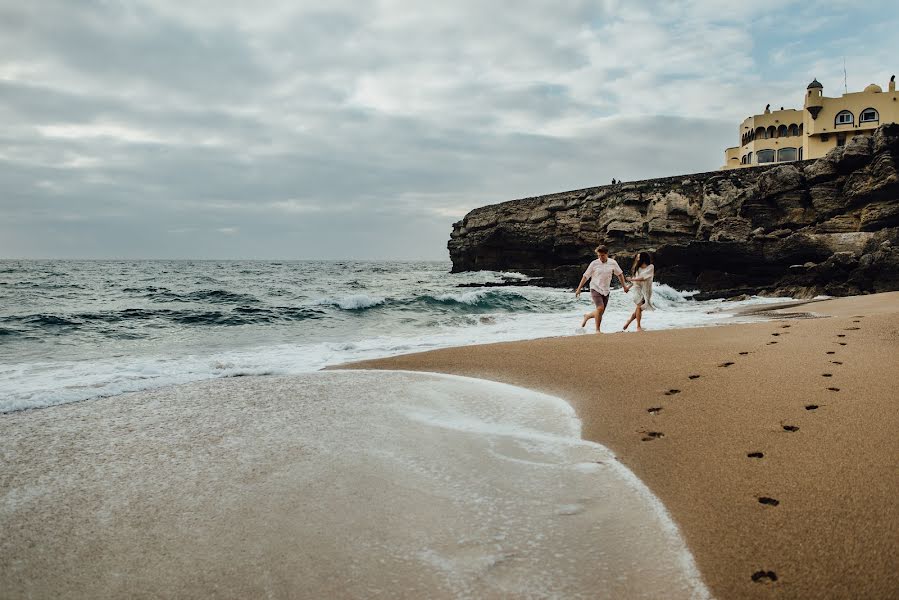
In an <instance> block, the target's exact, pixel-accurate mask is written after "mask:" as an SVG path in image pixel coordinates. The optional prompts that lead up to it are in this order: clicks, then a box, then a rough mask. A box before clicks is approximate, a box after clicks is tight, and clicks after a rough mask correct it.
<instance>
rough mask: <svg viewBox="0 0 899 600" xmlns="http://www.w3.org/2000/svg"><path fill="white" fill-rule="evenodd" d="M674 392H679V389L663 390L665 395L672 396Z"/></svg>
mask: <svg viewBox="0 0 899 600" xmlns="http://www.w3.org/2000/svg"><path fill="white" fill-rule="evenodd" d="M675 394H680V390H668V391H667V392H665V395H666V396H673V395H675Z"/></svg>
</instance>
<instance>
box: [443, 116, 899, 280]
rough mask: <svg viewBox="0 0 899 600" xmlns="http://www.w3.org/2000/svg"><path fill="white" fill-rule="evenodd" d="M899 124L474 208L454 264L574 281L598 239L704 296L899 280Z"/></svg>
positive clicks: (463, 224)
mask: <svg viewBox="0 0 899 600" xmlns="http://www.w3.org/2000/svg"><path fill="white" fill-rule="evenodd" d="M897 159H899V125H884V126H882V127H880V128H879V129H878V130H877V131H876V132H875V133H874V135H872V136H863V137H858V136H857V137H855V138H853V139H852V140H851V141H850V142H849V143H848V144H847V145H846V146H844V147H842V148H837V149H835V150H833V151H832V152H831V153H830V154H828V155H827V156H826V157H824V158H821V159H818V160H815V161H803V162H799V163H789V164H783V165H774V166H766V167H755V168H749V169H739V170H733V171H716V172H712V173H701V174H696V175H685V176H680V177H668V178H664V179H652V180H647V181H639V182H633V183H624V184H617V185H609V186H602V187H596V188H588V189H584V190H577V191H572V192H563V193H559V194H550V195H547V196H540V197H536V198H525V199H522V200H512V201H510V202H504V203H502V204H496V205H492V206H485V207H483V208H478V209H475V210H473V211H471V212H470V213H468V214H467V215H466V216H465V218H463V219H462V220H461V221H459V222H458V223H456V224H454V225H453V232H452V234H451V237H450V241H449V244H448V247H449V251H450V258H451V259H452V261H453V271H454V272H459V271H470V270H481V269H487V270H499V271H518V272H521V273H525V274H528V275H531V276H536V277H542V278H543V279H542V280H541V283H542V284H544V285H557V286H563V287H573V286H574V285H576V284H577V282H578V279H579V278H580V276H581V273H582V272H583V269H584V267H585V266H586V265H587V264H588V263H589V262H590V261H591V260H592V259H593V258H594V256H593V252H592V250H593V248H594V247H595V246H596V245H597V244H598V243H600V242H603V243H605V244H606V245H608V246H609V247H610V249H611V252H612V255H613V256H615V257H616V258H617V259H618V260H619V262H620V263H621V265H622V267H623V268H624V269H625V270H627V269H628V268H629V267H630V263H631V256H632V255H633V253H634V252H635V251H637V250H649V251H651V252H653V253H654V255H655V262H656V272H657V274H658V275H657V280H658V281H661V282H665V283H668V284H669V285H672V286H675V287H677V288H680V289H687V288H689V289H699V290H702V291H703V292H705V294H704V295H705V296H733V295H737V294H742V293H760V292H761V293H778V294H789V295H792V296H796V297H809V296H813V295H816V294H829V295H848V294H858V293H868V292H879V291H888V290H896V289H899V174H897V169H896V166H897Z"/></svg>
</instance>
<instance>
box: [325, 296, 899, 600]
mask: <svg viewBox="0 0 899 600" xmlns="http://www.w3.org/2000/svg"><path fill="white" fill-rule="evenodd" d="M810 303H812V304H814V310H810V311H807V313H806V312H804V313H799V314H797V313H796V312H795V311H793V310H792V309H794V308H796V307H797V306H805V305H808V304H810ZM897 305H899V293H897V292H892V293H884V294H875V295H870V296H855V297H849V298H836V299H827V300H820V299H819V300H813V301H800V302H787V303H785V304H784V305H780V306H767V307H761V308H762V311H764V312H770V313H772V316H774V315H777V319H778V320H775V321H763V322H758V323H733V324H728V325H727V326H726V327H696V328H689V329H672V330H664V331H647V332H645V333H644V334H643V335H638V336H608V335H600V336H595V335H586V336H574V337H555V338H541V339H537V340H528V341H520V342H503V343H495V344H489V345H482V346H466V347H461V348H446V349H440V350H433V351H429V352H424V353H419V354H411V355H403V356H397V357H392V358H385V359H377V360H369V361H361V362H357V363H351V364H347V365H341V366H340V367H336V368H338V369H354V368H357V369H358V368H364V369H379V368H380V369H391V370H396V369H400V370H411V371H429V372H435V373H448V374H456V375H464V376H468V377H476V378H481V379H487V380H493V381H500V382H503V383H510V384H512V385H517V386H520V387H524V388H527V389H532V390H535V391H539V392H543V393H547V394H550V395H554V396H557V397H560V398H563V399H565V400H566V401H568V402H569V403H571V405H572V406H573V407H574V408H575V410H576V412H577V414H578V416H579V418H581V420H582V422H583V435H584V438H585V439H588V440H591V441H595V442H597V443H599V444H601V445H603V446H605V447H608V448H610V449H611V450H612V451H613V452H615V453H616V455H617V456H618V458H619V459H620V460H621V461H622V462H623V463H624V465H625V466H626V467H627V468H628V469H630V470H631V471H632V472H633V473H634V474H635V475H636V476H637V477H638V478H639V479H640V480H641V481H643V482H644V483H645V484H646V485H647V487H648V488H649V489H650V490H651V491H652V493H653V494H654V495H656V496H657V497H658V498H660V499H661V501H662V502H663V503H664V505H665V507H666V508H667V510H668V511H669V513H670V514H671V515H672V517H673V518H674V521H675V522H676V523H677V525H678V527H679V529H680V531H681V533H682V535H683V536H684V538H685V539H686V541H687V544H688V546H689V548H690V550H691V552H692V553H693V556H694V558H695V559H696V562H697V564H698V566H699V569H700V572H701V574H702V577H703V580H704V581H705V583H706V585H708V587H709V589H710V590H711V592H712V594H713V595H714V596H716V597H720V598H744V597H745V598H808V597H822V598H828V597H834V598H839V597H889V595H890V594H891V593H893V592H895V590H896V589H899V542H897V540H899V503H896V502H895V498H896V497H899V458H897V457H899V452H897V448H899V445H897V442H896V441H895V437H894V432H895V431H896V430H897V428H899V416H897V412H896V410H895V406H893V401H892V398H893V397H894V396H895V393H894V385H895V382H894V378H895V368H891V366H890V365H896V364H899V333H897V328H899V308H896V306H897ZM806 316H812V317H822V318H803V317H806ZM651 324H652V313H649V314H648V315H647V325H648V326H650V327H651ZM598 362H605V363H606V367H604V368H597V363H598ZM638 365H644V366H645V368H644V369H643V370H642V371H640V370H638V369H635V367H637V366H638ZM330 368H332V369H333V368H335V367H330ZM697 376H698V377H697ZM759 453H760V454H761V457H759V456H758V454H759Z"/></svg>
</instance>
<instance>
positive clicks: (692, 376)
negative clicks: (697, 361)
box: [689, 375, 699, 379]
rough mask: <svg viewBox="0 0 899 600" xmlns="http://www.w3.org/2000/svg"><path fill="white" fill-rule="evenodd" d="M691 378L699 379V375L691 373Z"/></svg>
mask: <svg viewBox="0 0 899 600" xmlns="http://www.w3.org/2000/svg"><path fill="white" fill-rule="evenodd" d="M689 378H690V379H699V375H690V377H689Z"/></svg>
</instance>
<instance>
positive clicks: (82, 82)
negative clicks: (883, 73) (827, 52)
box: [0, 0, 791, 258]
mask: <svg viewBox="0 0 899 600" xmlns="http://www.w3.org/2000/svg"><path fill="white" fill-rule="evenodd" d="M319 6H320V5H319ZM666 6H667V4H666V3H659V4H640V3H628V4H627V5H623V4H622V5H621V7H620V8H618V7H616V3H614V2H606V3H602V4H600V3H596V2H592V1H586V0H585V1H579V2H573V3H565V4H563V5H559V6H556V7H553V8H552V10H548V9H547V8H546V5H545V3H543V2H537V1H536V0H529V1H526V2H521V3H518V4H516V9H515V10H514V11H510V10H509V9H508V5H507V4H506V3H502V2H499V0H491V1H490V2H475V1H474V0H471V1H464V2H463V1H460V2H456V3H443V4H440V5H433V6H430V7H423V6H422V5H420V4H419V3H414V2H410V3H408V4H403V3H401V2H398V3H389V4H383V3H376V2H346V3H343V4H341V3H337V2H333V3H331V4H329V7H330V8H328V9H327V10H322V9H321V8H319V7H317V6H315V5H313V4H311V3H308V4H307V3H297V2H276V1H273V2H271V3H268V4H267V5H266V6H265V9H264V10H260V9H257V8H248V5H246V4H245V3H242V2H225V1H211V2H199V1H197V2H182V1H181V0H171V1H170V0H154V1H153V2H143V3H140V2H135V3H130V4H125V3H121V4H118V3H117V4H110V3H106V2H99V1H90V2H80V3H72V2H62V1H60V2H49V1H45V2H34V3H20V4H15V5H13V4H8V5H6V6H4V7H0V51H2V52H3V54H2V58H0V121H2V122H3V125H4V127H3V128H2V131H0V190H2V191H0V216H2V219H0V256H43V257H47V256H71V257H103V256H113V257H130V258H135V257H173V258H174V257H199V258H214V257H223V258H240V257H247V258H340V257H348V258H351V257H355V258H400V257H408V258H445V257H446V251H445V243H446V239H447V237H448V235H449V231H450V228H451V224H452V222H453V221H455V220H456V219H458V218H459V217H461V216H462V214H463V213H464V212H465V211H467V210H469V209H471V208H474V207H476V206H479V205H482V204H486V203H490V202H498V201H502V200H507V199H510V198H514V197H525V196H532V195H536V194H542V193H549V192H553V191H558V190H563V189H575V188H581V187H588V186H591V185H597V184H602V183H606V182H608V181H609V180H610V179H611V178H612V177H616V178H619V179H625V180H628V179H638V178H646V177H653V176H663V175H671V174H676V173H684V172H691V171H700V170H711V169H714V168H716V167H717V166H718V165H719V164H720V161H721V155H722V150H723V148H724V147H725V146H727V145H730V144H731V143H732V141H733V140H732V138H733V137H734V135H735V134H734V132H735V128H736V122H737V121H736V120H735V119H738V118H741V117H742V116H743V113H744V112H745V111H746V108H745V105H746V104H747V103H756V104H757V103H761V104H760V105H761V106H763V105H764V102H762V100H763V97H762V94H770V93H771V91H770V90H772V89H777V86H778V85H781V86H783V89H785V90H788V89H791V88H789V86H786V85H785V84H783V83H782V82H776V81H775V82H766V83H765V86H767V87H765V88H764V89H763V90H762V91H759V90H760V88H761V87H762V86H760V85H758V83H759V77H758V75H757V74H753V73H752V71H753V69H755V68H756V65H755V64H754V62H753V60H754V58H753V57H752V55H751V52H750V50H747V49H745V48H744V46H750V47H751V45H752V41H753V39H754V38H753V35H754V34H753V32H752V31H751V30H747V29H745V28H744V27H743V25H742V23H741V22H740V19H744V18H750V17H751V16H752V15H758V14H762V13H763V10H762V9H761V8H759V9H753V8H746V7H743V8H741V9H740V10H739V11H738V12H739V14H738V15H736V16H735V17H733V18H730V17H727V18H719V19H717V20H716V19H705V18H700V16H701V15H703V14H705V13H704V12H703V11H707V10H711V8H710V6H709V5H708V0H697V2H693V3H692V4H691V5H690V6H688V7H687V9H685V11H686V13H687V14H689V15H690V17H689V18H684V17H683V15H681V14H680V13H678V12H677V11H672V10H670V8H666ZM385 7H386V8H385ZM763 8H764V7H763ZM769 8H770V7H769ZM769 8H765V10H769ZM753 11H754V12H753ZM650 16H651V17H653V18H652V19H650ZM656 17H657V18H656ZM694 18H695V21H692V20H691V19H694ZM719 47H720V48H723V49H722V50H715V49H714V48H719Z"/></svg>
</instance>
